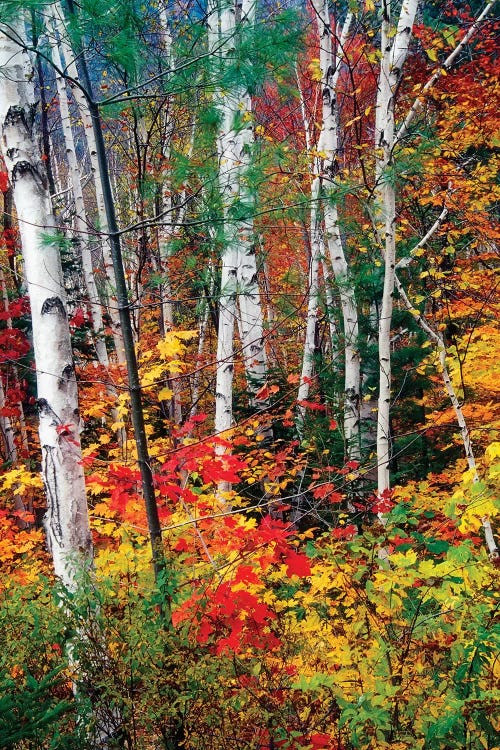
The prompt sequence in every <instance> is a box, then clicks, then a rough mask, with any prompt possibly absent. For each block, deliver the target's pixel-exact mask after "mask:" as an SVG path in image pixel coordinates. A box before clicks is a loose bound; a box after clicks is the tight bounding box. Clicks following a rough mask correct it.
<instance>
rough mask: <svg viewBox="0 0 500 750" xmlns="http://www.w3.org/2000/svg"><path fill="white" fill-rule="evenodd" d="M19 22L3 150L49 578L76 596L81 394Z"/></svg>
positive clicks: (85, 560)
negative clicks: (21, 286)
mask: <svg viewBox="0 0 500 750" xmlns="http://www.w3.org/2000/svg"><path fill="white" fill-rule="evenodd" d="M23 45H25V40H24V27H23V21H22V17H21V18H18V19H17V20H16V21H13V22H11V23H10V24H8V25H7V24H5V23H3V24H1V25H0V129H1V141H2V143H1V146H2V153H3V157H4V160H5V164H6V166H7V169H8V173H9V179H10V181H11V184H12V188H13V195H14V203H15V206H16V211H17V217H18V222H19V231H20V235H21V243H22V251H23V261H24V274H25V279H26V285H27V289H28V295H29V299H30V305H31V318H32V330H33V344H34V350H35V363H36V374H37V405H38V412H39V435H40V445H41V451H42V477H43V482H44V487H45V494H46V499H47V513H46V515H45V529H46V534H47V543H48V546H49V549H50V551H51V554H52V559H53V563H54V570H55V572H56V575H57V576H59V578H60V579H61V581H62V582H63V583H64V585H65V586H66V588H67V589H69V590H75V587H76V580H77V576H78V573H79V571H80V570H81V568H82V567H83V568H85V567H86V568H88V567H89V566H90V565H91V561H92V542H91V537H90V530H89V521H88V512H87V501H86V495H85V482H84V476H83V468H82V463H81V458H82V455H81V448H80V437H79V432H80V418H79V411H78V393H77V384H76V378H75V370H74V365H73V358H72V351H71V340H70V333H69V326H68V315H67V310H66V298H65V292H64V283H63V277H62V269H61V261H60V256H59V250H58V246H57V237H56V236H55V235H56V232H55V224H54V219H53V216H52V213H51V206H50V198H49V194H48V189H47V184H46V178H45V170H44V168H43V162H42V160H41V153H40V148H39V143H38V138H37V132H36V127H35V110H36V106H35V96H34V86H33V83H32V78H33V71H32V68H31V65H30V62H29V60H28V58H27V56H26V55H25V54H24V53H23V52H22V47H23Z"/></svg>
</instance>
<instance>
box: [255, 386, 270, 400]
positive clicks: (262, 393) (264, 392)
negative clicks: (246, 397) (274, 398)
mask: <svg viewBox="0 0 500 750" xmlns="http://www.w3.org/2000/svg"><path fill="white" fill-rule="evenodd" d="M269 396H270V391H269V386H268V385H267V383H265V384H264V385H263V386H262V387H261V388H259V390H258V391H257V393H256V394H255V398H256V399H257V401H265V400H266V399H268V398H269Z"/></svg>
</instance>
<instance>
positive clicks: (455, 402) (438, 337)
mask: <svg viewBox="0 0 500 750" xmlns="http://www.w3.org/2000/svg"><path fill="white" fill-rule="evenodd" d="M436 224H437V222H436ZM426 236H428V235H426ZM423 244H424V242H421V243H419V246H422V245H423ZM395 285H396V288H397V290H398V293H399V295H400V297H401V299H402V300H403V302H404V304H405V306H406V308H407V309H408V310H409V311H410V312H411V313H412V315H413V317H414V319H415V321H416V322H417V323H418V325H419V326H420V327H421V328H422V330H423V331H425V333H426V334H427V335H428V336H429V338H430V339H431V340H432V341H434V343H435V344H436V346H437V349H438V352H439V364H440V367H441V375H442V377H443V383H444V387H445V389H446V392H447V394H448V397H449V399H450V402H451V405H452V406H453V411H454V412H455V417H456V419H457V423H458V426H459V428H460V434H461V436H462V443H463V446H464V452H465V458H466V459H467V465H468V467H469V469H471V470H472V472H473V477H474V482H478V481H479V475H478V473H477V465H476V459H475V456H474V449H473V446H472V440H471V437H470V433H469V429H468V427H467V422H466V421H465V416H464V413H463V411H462V407H461V405H460V400H459V398H458V396H457V394H456V392H455V388H454V387H453V383H452V380H451V377H450V373H449V371H448V366H447V364H446V344H445V341H444V338H443V336H442V334H441V333H440V332H438V331H435V330H434V329H433V328H432V327H431V326H430V325H429V323H428V322H427V320H426V319H425V317H424V316H423V315H420V313H418V312H417V311H416V309H415V308H414V307H413V305H412V303H411V301H410V299H409V297H408V295H407V294H406V291H405V289H404V287H403V285H402V284H401V282H400V280H399V279H398V277H397V276H396V277H395ZM481 523H482V526H483V531H484V537H485V541H486V545H487V547H488V552H489V554H490V557H491V558H492V559H493V558H497V557H498V556H499V553H498V547H497V544H496V542H495V537H494V535H493V530H492V528H491V523H490V520H489V518H487V517H486V516H484V517H483V518H482V519H481Z"/></svg>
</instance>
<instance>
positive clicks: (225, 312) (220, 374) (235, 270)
mask: <svg viewBox="0 0 500 750" xmlns="http://www.w3.org/2000/svg"><path fill="white" fill-rule="evenodd" d="M237 12H238V14H240V17H239V18H237V17H236V16H237ZM209 19H210V20H209V44H210V48H211V50H212V51H213V53H214V55H217V56H218V62H219V66H218V70H217V71H216V73H215V74H216V75H218V73H219V72H220V71H221V70H222V67H223V65H224V63H225V61H227V62H229V64H231V61H232V58H233V56H234V52H235V49H236V45H237V43H238V42H237V29H238V26H239V25H240V24H241V26H242V28H246V29H247V28H251V26H252V25H253V23H254V20H255V2H254V0H243V2H242V4H241V5H239V4H237V3H235V2H230V3H226V2H224V4H223V5H222V6H216V5H215V4H214V5H212V7H211V11H209ZM215 67H216V66H215ZM216 100H217V101H218V102H219V104H218V106H219V110H220V113H221V119H222V122H221V126H220V130H219V136H218V139H217V149H218V155H219V185H220V191H221V197H222V202H223V210H224V219H225V230H226V249H225V251H224V253H223V256H222V271H221V296H220V303H219V304H220V314H219V332H218V339H219V341H218V348H217V376H216V416H215V428H216V432H220V431H221V430H222V431H223V430H227V429H229V428H230V426H231V424H232V382H233V371H234V344H233V338H234V328H235V321H236V304H238V305H239V311H240V322H241V344H242V353H243V359H244V363H245V372H246V376H247V381H248V390H249V393H250V397H251V403H252V404H253V405H254V406H255V407H256V408H260V409H262V408H264V407H265V406H266V405H267V402H266V400H265V399H259V400H256V399H255V394H256V393H257V391H258V390H259V388H260V387H261V386H262V385H263V383H264V382H265V378H266V373H267V364H266V354H265V348H264V326H263V316H262V307H261V301H260V292H259V287H258V281H257V265H256V255H255V247H254V242H253V219H252V217H251V213H252V207H251V202H252V201H251V197H250V193H249V191H248V190H247V189H246V187H245V173H246V171H247V169H248V166H249V149H250V146H251V144H252V142H253V125H252V118H251V97H250V94H249V93H248V91H247V90H246V89H245V88H244V87H243V86H242V85H241V84H240V85H238V84H236V85H235V86H234V87H232V88H231V89H230V90H229V91H218V92H217V94H216ZM237 201H241V202H242V203H244V204H246V205H247V206H248V212H249V216H248V217H246V218H245V219H235V218H233V217H231V208H232V207H233V206H234V204H235V203H236V202H237Z"/></svg>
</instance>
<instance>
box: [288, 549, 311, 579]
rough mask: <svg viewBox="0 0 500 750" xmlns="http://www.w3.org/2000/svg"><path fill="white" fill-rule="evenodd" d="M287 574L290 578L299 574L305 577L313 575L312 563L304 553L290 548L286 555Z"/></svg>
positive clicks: (300, 576)
mask: <svg viewBox="0 0 500 750" xmlns="http://www.w3.org/2000/svg"><path fill="white" fill-rule="evenodd" d="M285 563H286V574H287V576H288V578H291V577H292V576H294V575H295V576H299V578H305V577H306V576H310V575H311V565H310V563H309V559H308V558H307V557H306V556H305V555H302V554H299V553H297V552H293V551H292V550H290V551H289V552H287V553H286V556H285Z"/></svg>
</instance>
